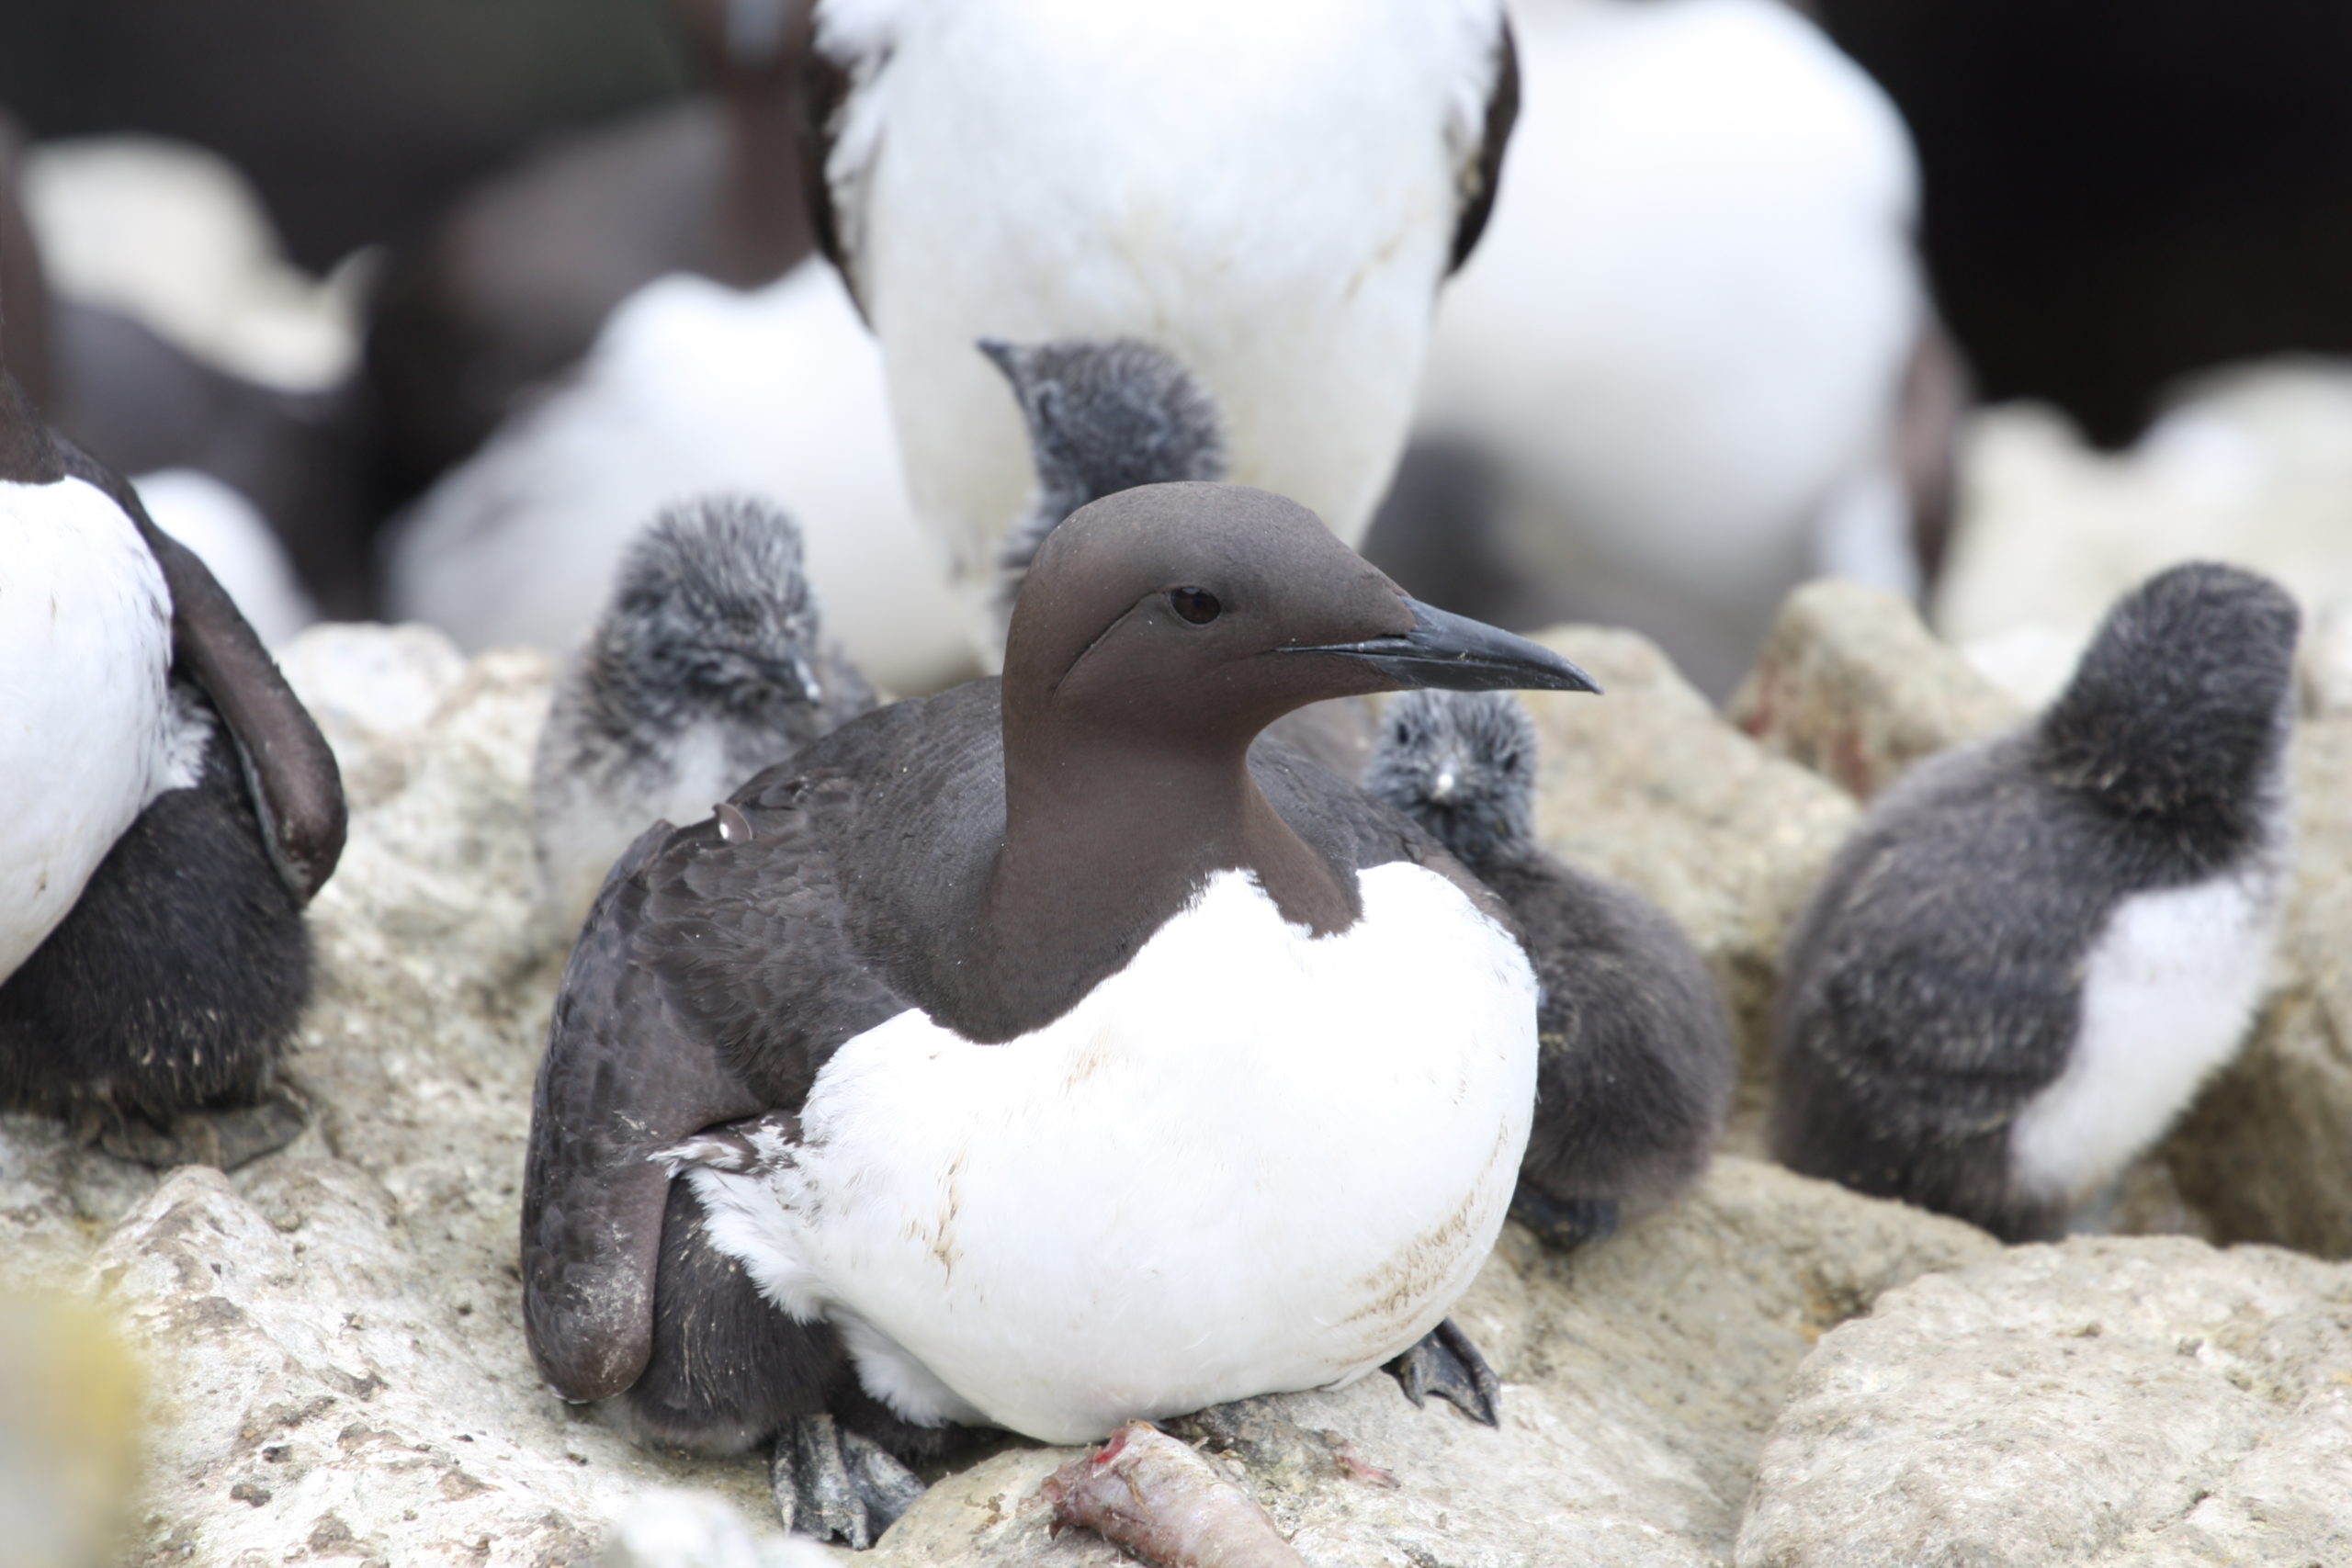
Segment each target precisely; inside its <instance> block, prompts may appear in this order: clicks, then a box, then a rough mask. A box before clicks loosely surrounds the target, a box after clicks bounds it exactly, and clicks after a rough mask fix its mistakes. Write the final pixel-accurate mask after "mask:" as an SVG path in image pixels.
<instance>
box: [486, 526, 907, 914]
mask: <svg viewBox="0 0 2352 1568" xmlns="http://www.w3.org/2000/svg"><path fill="white" fill-rule="evenodd" d="M874 705H875V697H874V691H873V688H872V687H871V686H869V685H868V684H867V683H866V681H865V677H864V676H863V675H862V674H860V673H859V672H858V671H857V669H856V668H855V667H854V665H852V664H851V663H850V662H849V660H847V658H846V657H844V656H843V655H842V652H841V651H840V650H839V649H836V648H835V647H834V646H833V645H832V644H831V642H829V641H828V640H826V639H825V638H824V637H823V635H822V631H821V627H820V622H819V617H818V612H817V604H816V600H815V597H814V595H813V594H812V593H811V592H809V579H808V576H807V574H806V572H805V571H804V570H803V568H802V564H801V549H800V532H799V530H798V529H797V527H795V526H794V525H793V523H792V521H791V519H790V518H788V517H786V515H785V514H784V513H782V512H780V511H778V510H776V509H775V507H774V506H772V505H769V504H768V503H767V502H762V501H756V500H751V499H746V498H742V497H730V496H717V497H706V498H704V499H701V500H698V501H694V502H687V503H685V504H683V505H680V506H676V507H673V508H671V509H669V510H668V511H665V512H663V513H662V514H661V515H660V516H658V517H656V518H655V519H654V520H653V522H652V523H651V524H650V525H649V526H648V527H647V528H646V530H645V531H644V532H643V533H642V534H641V535H639V536H638V538H637V540H636V542H635V543H634V544H632V545H631V546H630V547H629V550H628V555H627V556H626V557H624V558H623V559H622V562H621V568H620V571H619V573H618V575H617V578H616V582H615V586H614V590H613V597H612V600H611V603H610V604H607V605H606V606H605V614H604V616H603V618H602V619H600V620H599V621H598V622H597V624H596V628H595V630H594V632H593V633H592V634H591V635H590V637H589V638H588V641H587V643H586V645H585V646H584V647H582V649H581V650H580V651H579V652H578V653H577V654H575V655H574V656H573V657H572V660H571V663H570V664H569V665H567V666H566V667H565V669H564V671H563V673H562V675H561V676H560V678H559V680H558V681H557V682H556V689H555V696H554V700H553V703H552V705H551V706H550V707H549V709H548V722H547V728H545V729H544V730H542V731H541V732H540V736H539V746H538V752H537V756H536V757H535V758H534V760H533V762H532V768H531V802H532V808H533V809H532V815H533V829H534V836H535V839H536V842H537V851H538V862H539V874H540V887H541V896H542V899H543V912H544V914H545V916H546V918H547V919H548V922H549V923H550V925H551V926H553V927H560V929H561V931H563V932H564V934H565V935H567V936H568V935H569V934H570V933H571V931H576V930H577V929H578V928H579V924H580V921H581V920H582V919H583V918H585V916H586V914H587V911H588V906H589V905H590V904H591V903H592V902H593V901H594V898H595V896H596V889H597V888H598V886H601V885H602V883H603V882H604V879H605V871H606V870H607V869H608V868H609V867H610V866H611V865H612V863H613V862H614V860H615V859H616V858H617V857H618V856H619V854H620V852H622V851H623V850H625V849H627V848H628V846H629V844H630V843H631V841H633V840H635V839H636V838H637V836H638V835H639V834H640V833H642V832H643V831H645V829H647V828H649V827H650V826H651V825H652V824H653V823H655V822H656V821H662V820H667V821H672V822H692V821H699V820H700V819H701V818H705V817H707V816H708V815H710V812H711V809H712V807H713V806H714V805H715V804H716V803H718V802H719V801H722V800H725V799H726V798H727V797H728V796H729V795H731V794H733V793H734V792H735V790H736V789H737V788H739V787H740V786H741V784H743V783H744V781H745V780H747V779H749V778H750V777H751V776H752V774H754V773H758V772H759V771H760V770H761V769H763V768H765V767H767V766H769V765H770V764H771V763H775V762H779V761H783V760H784V759H786V757H789V756H790V755H791V754H792V753H793V752H794V751H795V750H797V749H799V748H800V747H802V746H804V745H806V744H808V743H809V741H811V740H814V739H817V738H818V737H819V736H820V735H824V734H827V733H829V732H830V731H831V730H832V729H834V728H837V727H839V726H840V725H841V724H842V723H843V722H844V721H846V720H848V719H851V718H854V717H855V716H858V715H859V714H862V713H865V712H866V711H867V710H868V709H870V708H872V707H873V706H874Z"/></svg>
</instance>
